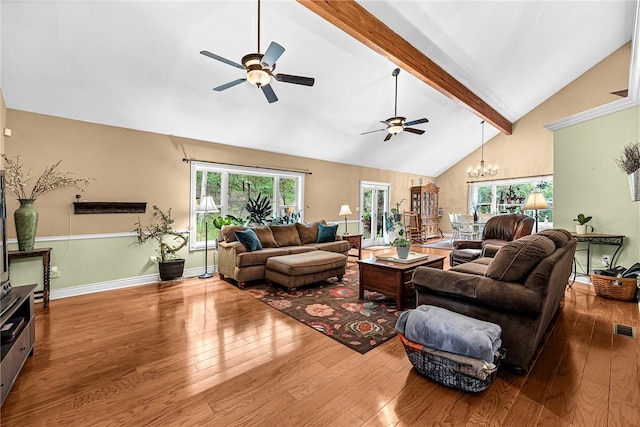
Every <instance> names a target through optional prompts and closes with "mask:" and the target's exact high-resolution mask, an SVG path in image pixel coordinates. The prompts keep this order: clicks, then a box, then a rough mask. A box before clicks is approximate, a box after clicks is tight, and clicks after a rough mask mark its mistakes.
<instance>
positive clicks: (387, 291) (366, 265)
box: [358, 254, 444, 310]
mask: <svg viewBox="0 0 640 427" xmlns="http://www.w3.org/2000/svg"><path fill="white" fill-rule="evenodd" d="M425 255H426V254H425ZM358 265H359V267H360V285H359V288H360V291H359V295H360V299H363V298H364V291H365V290H367V291H375V292H380V293H381V294H384V295H386V296H388V297H394V298H395V299H396V305H397V307H398V310H402V309H403V307H404V295H405V288H406V287H407V286H408V285H409V284H410V282H411V277H412V276H413V272H414V270H415V269H416V268H417V267H423V266H426V267H433V268H439V269H442V268H443V266H444V256H442V255H429V257H428V258H425V259H420V260H417V261H414V262H408V263H404V262H394V261H390V260H385V259H380V258H375V257H374V258H368V259H362V260H358Z"/></svg>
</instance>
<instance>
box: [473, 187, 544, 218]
mask: <svg viewBox="0 0 640 427" xmlns="http://www.w3.org/2000/svg"><path fill="white" fill-rule="evenodd" d="M533 190H539V191H540V192H542V194H544V198H545V200H546V201H547V204H548V205H549V209H541V210H539V211H538V216H539V220H540V224H543V223H546V224H550V223H553V176H552V175H547V176H541V177H540V178H517V179H505V180H501V181H483V182H474V183H472V184H470V191H469V205H470V206H471V208H472V209H470V211H473V208H475V209H476V210H477V212H478V214H481V213H492V214H501V213H525V214H527V215H530V216H533V214H534V212H533V211H526V212H522V207H523V206H524V204H525V202H526V201H527V197H529V193H531V192H532V191H533ZM551 226H552V225H550V227H551Z"/></svg>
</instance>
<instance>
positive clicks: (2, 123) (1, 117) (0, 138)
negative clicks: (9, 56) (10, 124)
mask: <svg viewBox="0 0 640 427" xmlns="http://www.w3.org/2000/svg"><path fill="white" fill-rule="evenodd" d="M6 123H7V105H6V104H5V103H4V95H3V94H2V89H0V153H4V128H5V127H6ZM2 162H3V160H2V159H0V167H2V165H3V163H2Z"/></svg>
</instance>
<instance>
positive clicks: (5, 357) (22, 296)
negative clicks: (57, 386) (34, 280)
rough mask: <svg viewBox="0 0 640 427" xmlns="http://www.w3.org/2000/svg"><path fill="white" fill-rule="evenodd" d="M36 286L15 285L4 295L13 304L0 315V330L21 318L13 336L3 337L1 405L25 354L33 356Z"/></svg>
mask: <svg viewBox="0 0 640 427" xmlns="http://www.w3.org/2000/svg"><path fill="white" fill-rule="evenodd" d="M35 288H36V286H35V285H28V286H16V287H15V288H13V289H12V290H11V292H10V293H9V294H8V295H7V296H5V297H4V298H3V300H5V299H6V301H5V302H4V303H5V304H8V303H11V302H13V301H15V302H13V304H12V305H11V306H10V307H9V308H8V309H7V311H5V312H4V313H3V314H2V316H0V329H5V326H8V325H9V324H10V323H15V322H17V321H18V320H19V319H21V318H22V319H24V321H23V322H24V323H23V324H22V325H21V326H20V327H19V328H18V330H17V331H16V334H15V335H14V337H13V339H9V338H5V337H2V360H1V361H0V405H2V404H3V403H4V401H5V399H6V398H7V396H8V395H9V391H11V387H13V383H14V382H15V381H16V379H17V378H18V374H20V371H21V370H22V366H23V365H24V362H25V361H26V360H27V357H29V356H32V355H33V344H34V342H35V338H36V321H35V312H34V310H33V300H34V289H35Z"/></svg>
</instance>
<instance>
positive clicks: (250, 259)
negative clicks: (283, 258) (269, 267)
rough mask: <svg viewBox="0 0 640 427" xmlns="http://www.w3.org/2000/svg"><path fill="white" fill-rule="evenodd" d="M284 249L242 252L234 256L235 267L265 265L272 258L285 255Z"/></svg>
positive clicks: (286, 252)
mask: <svg viewBox="0 0 640 427" xmlns="http://www.w3.org/2000/svg"><path fill="white" fill-rule="evenodd" d="M288 253H289V252H288V251H287V249H285V248H267V249H263V250H261V251H254V252H243V253H240V254H238V255H237V256H236V267H238V268H240V267H250V266H253V265H265V264H266V262H267V260H268V259H269V258H270V257H272V256H279V255H287V254H288Z"/></svg>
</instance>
